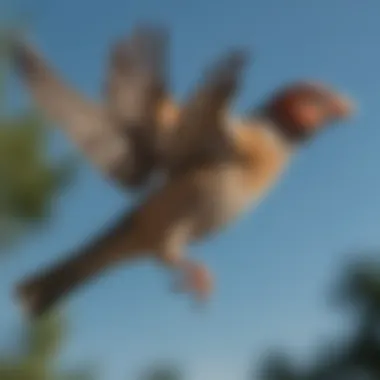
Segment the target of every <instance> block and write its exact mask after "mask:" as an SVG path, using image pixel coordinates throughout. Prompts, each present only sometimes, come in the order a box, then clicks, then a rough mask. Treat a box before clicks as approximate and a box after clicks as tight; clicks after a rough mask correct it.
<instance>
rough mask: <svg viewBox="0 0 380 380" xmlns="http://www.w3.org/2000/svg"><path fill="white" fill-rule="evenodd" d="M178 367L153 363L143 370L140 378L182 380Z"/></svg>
mask: <svg viewBox="0 0 380 380" xmlns="http://www.w3.org/2000/svg"><path fill="white" fill-rule="evenodd" d="M182 379H183V376H182V373H181V371H180V370H179V368H177V367H175V366H173V365H167V364H166V365H165V364H161V365H154V366H151V367H149V368H148V369H147V370H145V371H144V372H143V374H142V376H140V380H182Z"/></svg>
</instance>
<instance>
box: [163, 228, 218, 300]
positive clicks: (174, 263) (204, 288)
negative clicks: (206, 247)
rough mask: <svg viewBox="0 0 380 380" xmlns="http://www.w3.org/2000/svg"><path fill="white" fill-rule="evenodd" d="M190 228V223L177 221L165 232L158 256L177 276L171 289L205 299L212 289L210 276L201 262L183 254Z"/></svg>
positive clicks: (198, 298)
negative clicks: (163, 242)
mask: <svg viewBox="0 0 380 380" xmlns="http://www.w3.org/2000/svg"><path fill="white" fill-rule="evenodd" d="M190 230H191V223H187V222H183V223H177V224H176V226H175V227H174V228H172V230H171V231H170V232H169V233H168V234H167V237H166V239H165V244H164V247H163V248H162V249H161V250H160V251H161V254H160V258H161V260H163V262H164V264H165V265H166V266H167V267H169V268H171V269H174V271H175V272H176V275H177V276H178V277H177V279H176V281H175V283H174V289H173V290H175V291H181V292H188V293H191V294H193V295H194V296H195V297H196V298H197V300H206V299H207V298H208V297H209V295H210V293H211V291H212V276H211V274H210V273H209V271H208V269H207V268H206V267H205V266H204V265H203V264H201V263H199V262H197V261H194V260H191V259H188V258H187V257H186V255H185V251H184V246H185V244H186V242H187V240H188V236H189V231H190Z"/></svg>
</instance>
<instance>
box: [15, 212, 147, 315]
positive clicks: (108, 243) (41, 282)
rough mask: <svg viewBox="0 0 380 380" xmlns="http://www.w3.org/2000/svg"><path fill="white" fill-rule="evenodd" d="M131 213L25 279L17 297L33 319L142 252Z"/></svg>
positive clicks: (19, 286)
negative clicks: (78, 249) (132, 230)
mask: <svg viewBox="0 0 380 380" xmlns="http://www.w3.org/2000/svg"><path fill="white" fill-rule="evenodd" d="M130 222H131V217H130V215H128V216H127V218H125V217H124V218H123V220H122V221H121V222H120V221H119V223H118V225H117V226H116V227H115V228H113V229H111V230H110V231H109V232H108V233H107V234H106V235H104V236H102V237H101V238H100V239H98V240H97V241H95V242H94V243H92V244H90V246H88V247H86V249H85V250H83V251H81V252H79V253H78V254H76V255H72V256H70V257H69V258H68V259H66V260H64V261H62V262H60V263H58V264H56V265H55V266H53V267H50V268H48V269H47V270H45V271H42V272H40V273H37V274H36V275H34V276H32V277H30V278H27V279H25V280H24V281H22V282H21V283H20V284H19V285H18V286H17V287H16V297H17V298H18V300H19V301H20V303H21V305H22V307H23V309H24V310H25V311H26V313H27V314H28V315H29V317H31V318H35V317H39V316H41V315H42V314H44V313H45V312H47V311H48V310H49V309H50V308H52V307H53V306H54V305H55V304H56V303H57V302H58V301H60V300H61V299H62V298H64V297H65V296H67V295H68V294H69V293H70V292H72V291H73V290H74V289H77V288H78V287H80V286H82V285H84V284H85V283H86V282H87V281H88V280H90V279H92V278H94V277H95V276H96V275H97V274H100V273H101V272H103V271H104V270H106V269H107V268H109V267H110V266H112V265H113V264H117V263H119V262H120V260H123V259H131V258H137V257H139V256H140V255H141V253H139V252H138V251H137V250H136V251H135V249H136V246H135V245H134V244H132V241H131V236H133V235H132V234H131V233H130V231H129V229H130Z"/></svg>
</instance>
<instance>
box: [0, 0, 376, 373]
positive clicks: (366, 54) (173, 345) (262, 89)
mask: <svg viewBox="0 0 380 380" xmlns="http://www.w3.org/2000/svg"><path fill="white" fill-rule="evenodd" d="M17 4H18V6H19V8H20V9H21V10H24V11H25V10H27V11H30V12H32V14H33V15H34V16H33V17H34V21H33V22H34V25H33V27H34V39H35V41H36V42H37V43H38V45H39V46H40V48H41V49H42V51H43V52H44V53H45V54H46V55H47V56H48V57H49V59H50V60H51V62H52V63H53V64H54V65H55V66H56V67H57V68H58V69H59V70H61V72H62V73H63V74H64V76H65V77H66V78H67V79H68V80H70V81H72V82H73V83H74V84H75V85H76V86H78V87H79V88H80V89H81V90H82V91H83V92H85V93H86V94H88V95H89V96H93V97H99V96H100V87H101V80H102V78H103V71H104V63H105V53H106V52H107V49H108V44H109V42H110V41H111V40H112V39H114V38H115V37H118V36H119V35H121V34H123V33H127V32H129V31H130V30H131V28H132V27H133V26H134V25H136V23H138V22H139V21H146V20H148V21H155V22H159V23H162V24H164V25H167V26H168V27H169V28H170V29H171V31H172V51H171V62H172V69H171V75H172V76H171V79H172V88H173V91H174V93H175V94H176V95H177V96H178V97H181V96H183V95H184V94H185V93H186V91H187V90H188V89H189V88H190V86H191V84H192V83H193V82H194V80H195V79H197V77H198V75H199V73H200V70H201V69H202V68H203V67H204V65H205V64H206V63H207V62H209V61H210V59H213V58H215V56H216V55H217V54H218V53H220V52H222V51H223V49H225V48H228V47H230V46H234V45H245V46H248V47H250V48H251V49H252V51H253V52H254V55H255V61H254V62H253V63H252V64H251V66H250V68H249V70H248V72H247V75H246V80H245V86H244V88H243V90H242V92H241V95H240V97H239V99H238V101H237V103H236V106H235V111H239V112H240V111H244V110H245V109H247V108H248V107H251V106H252V105H254V104H257V103H258V102H259V101H260V99H261V98H262V97H263V96H265V95H267V94H269V93H270V92H271V91H272V90H273V89H275V88H276V87H277V86H278V85H281V84H283V83H284V82H288V81H291V80H294V79H299V78H305V77H307V78H314V79H319V80H323V81H326V82H328V83H331V84H333V85H335V86H337V87H339V88H340V89H342V90H344V91H347V92H348V93H349V94H350V95H351V96H352V97H353V98H355V99H356V100H357V102H358V104H359V112H358V114H357V116H356V117H355V118H354V119H352V120H351V121H350V122H348V123H345V124H343V125H340V126H337V127H336V128H334V129H332V130H330V131H328V132H327V133H325V134H324V135H323V136H321V137H320V138H318V139H317V140H316V141H314V142H313V144H311V145H310V146H309V147H307V148H305V149H303V150H302V151H301V152H300V154H299V156H298V157H297V159H296V161H295V162H294V164H293V165H292V167H291V168H290V170H289V171H288V173H287V174H286V176H285V177H284V178H283V180H282V181H281V182H280V183H279V184H278V186H276V188H275V189H274V190H273V191H272V192H271V193H270V195H269V196H268V197H267V198H266V200H265V202H263V203H262V204H261V205H260V206H259V207H258V209H257V210H255V212H251V213H248V214H247V215H245V216H244V217H243V218H242V219H241V220H239V221H238V223H236V224H235V225H234V226H232V227H231V228H230V229H228V230H227V231H226V232H225V233H224V234H223V235H219V236H216V237H214V238H212V239H211V240H208V241H206V242H204V243H203V244H201V245H199V246H197V247H196V249H195V251H196V253H197V254H198V253H199V254H201V256H202V259H203V260H204V261H205V262H206V263H207V264H208V265H209V266H210V267H211V269H212V271H213V272H214V274H215V276H216V278H217V289H216V293H215V295H214V298H213V300H212V302H211V303H210V305H209V306H208V308H207V309H206V310H204V311H203V312H200V311H197V310H194V308H192V307H191V306H192V305H191V303H190V302H189V301H188V299H186V298H181V297H179V296H174V295H172V294H170V293H169V292H168V286H169V283H168V281H167V278H166V276H165V273H164V272H161V271H160V270H158V269H157V268H155V267H153V266H152V265H149V264H142V265H137V266H135V267H129V268H128V267H123V268H120V269H119V270H117V271H115V272H113V273H112V274H110V275H108V276H104V277H102V278H101V279H100V280H99V281H98V282H96V283H95V284H93V285H91V286H89V287H87V288H86V289H83V291H81V292H78V293H77V294H76V295H74V296H73V297H72V298H70V299H69V300H68V302H66V303H65V308H66V312H67V316H68V322H69V326H70V330H69V336H68V338H67V342H66V344H65V347H64V351H63V353H62V358H61V359H62V363H63V364H64V365H73V364H75V363H82V362H86V361H89V362H91V363H92V362H96V364H97V365H98V366H99V374H100V375H104V376H105V378H107V379H110V380H119V379H123V378H133V376H136V375H137V374H138V373H139V371H140V370H141V369H142V368H144V367H145V366H146V365H147V364H151V363H154V362H156V361H170V362H174V363H178V364H179V365H181V366H183V369H184V370H185V371H186V372H187V373H188V378H189V379H197V380H206V379H207V380H209V379H210V378H218V379H221V380H224V379H226V380H227V379H231V378H236V379H237V378H241V379H243V378H247V371H248V370H249V369H250V368H251V367H252V364H253V363H254V362H255V361H256V360H259V359H260V357H261V356H262V353H263V352H264V351H265V349H266V348H267V347H270V346H273V345H274V346H277V345H279V346H287V347H289V348H291V349H292V350H294V352H295V353H296V354H300V355H303V354H304V351H305V349H307V348H308V347H311V346H313V345H314V343H318V342H319V341H320V340H323V337H324V336H329V334H331V333H334V332H336V331H337V330H339V322H340V320H339V318H338V317H337V316H336V315H335V314H333V313H332V312H331V310H330V308H329V307H328V305H327V302H326V299H325V297H324V294H326V291H327V289H328V288H329V286H330V285H331V282H332V280H333V279H334V275H335V274H336V273H337V272H338V270H339V266H340V264H341V263H342V260H344V259H345V257H346V256H347V252H350V251H351V250H352V249H356V248H362V247H365V248H367V247H370V248H373V247H378V246H380V234H379V227H378V226H379V220H380V203H379V202H378V195H379V193H380V170H379V169H378V163H379V162H380V149H379V148H378V144H379V141H380V128H379V125H380V96H379V93H380V78H379V77H378V72H379V67H380V43H379V36H380V24H379V22H378V17H379V15H380V3H379V2H378V1H377V0H363V1H356V0H319V1H316V0H315V1H312V0H309V1H305V0H288V1H284V0H218V1H216V0H191V1H189V0H187V1H185V0H184V1H174V0H161V1H157V0H156V1H154V0H139V1H132V0H129V1H121V0H107V1H105V0H82V1H81V2H79V1H74V0H66V1H57V0H50V1H46V0H28V1H27V0H24V1H22V0H18V2H17ZM18 96H19V97H20V99H21V100H22V101H26V99H27V98H26V97H25V94H24V93H23V92H21V91H20V90H19V91H18ZM52 152H53V153H54V154H57V155H59V154H64V153H76V151H75V149H74V148H73V146H71V144H70V143H69V142H67V141H66V140H65V138H64V137H63V136H62V135H61V134H59V133H55V134H54V138H53V142H52ZM126 204H128V199H126V198H125V197H124V195H123V194H121V193H120V192H118V191H117V190H116V189H115V188H113V187H112V185H110V184H107V183H106V182H105V181H104V180H102V178H100V176H99V175H98V174H97V173H96V172H95V171H94V170H93V169H91V167H90V166H89V165H88V164H87V163H86V162H85V161H84V160H83V159H82V160H81V168H80V173H79V176H78V178H77V180H76V182H75V184H74V186H73V187H72V188H70V190H68V191H66V192H64V193H63V194H62V195H61V196H60V197H59V199H58V200H57V204H56V208H55V213H54V218H53V221H52V223H51V225H50V226H49V228H48V229H45V230H43V231H42V232H41V233H36V234H35V235H33V236H31V237H30V238H28V239H27V240H25V241H24V242H23V243H22V244H21V246H19V247H18V248H17V249H15V250H14V252H11V253H12V256H11V257H10V258H9V259H7V258H6V259H5V260H4V261H3V262H2V263H1V267H0V290H1V292H0V310H1V312H0V341H7V340H8V338H9V336H10V334H11V333H10V331H13V330H12V328H13V327H15V326H17V325H18V324H19V323H20V322H21V318H20V313H19V310H18V309H17V307H16V306H15V305H14V304H13V302H12V301H11V298H10V293H11V286H12V285H13V284H14V282H15V281H16V280H18V279H19V278H20V277H21V276H22V275H24V274H26V273H30V272H31V271H33V270H34V269H36V268H37V267H39V266H40V265H42V264H47V263H50V262H52V261H54V260H55V259H56V258H57V257H59V256H61V255H65V254H66V253H68V251H70V250H71V249H72V248H74V247H76V246H77V245H78V244H79V243H80V242H81V240H82V239H83V237H85V236H88V235H90V234H95V233H96V232H97V231H98V230H99V229H100V228H101V227H102V226H103V225H104V224H105V223H107V222H108V221H110V220H111V219H112V218H113V217H115V215H116V213H117V212H118V211H119V210H121V209H122V208H123V207H125V205H126ZM128 376H129V377H128Z"/></svg>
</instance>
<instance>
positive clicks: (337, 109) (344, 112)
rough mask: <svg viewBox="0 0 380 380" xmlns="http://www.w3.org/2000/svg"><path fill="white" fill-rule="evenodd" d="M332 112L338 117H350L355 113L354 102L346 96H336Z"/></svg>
mask: <svg viewBox="0 0 380 380" xmlns="http://www.w3.org/2000/svg"><path fill="white" fill-rule="evenodd" d="M331 108H332V114H333V115H334V117H336V118H338V119H348V118H350V117H351V116H352V115H353V114H354V113H355V108H356V107H355V104H354V102H353V101H352V100H351V99H349V98H348V97H345V96H336V97H335V98H334V99H333V100H332V104H331Z"/></svg>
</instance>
